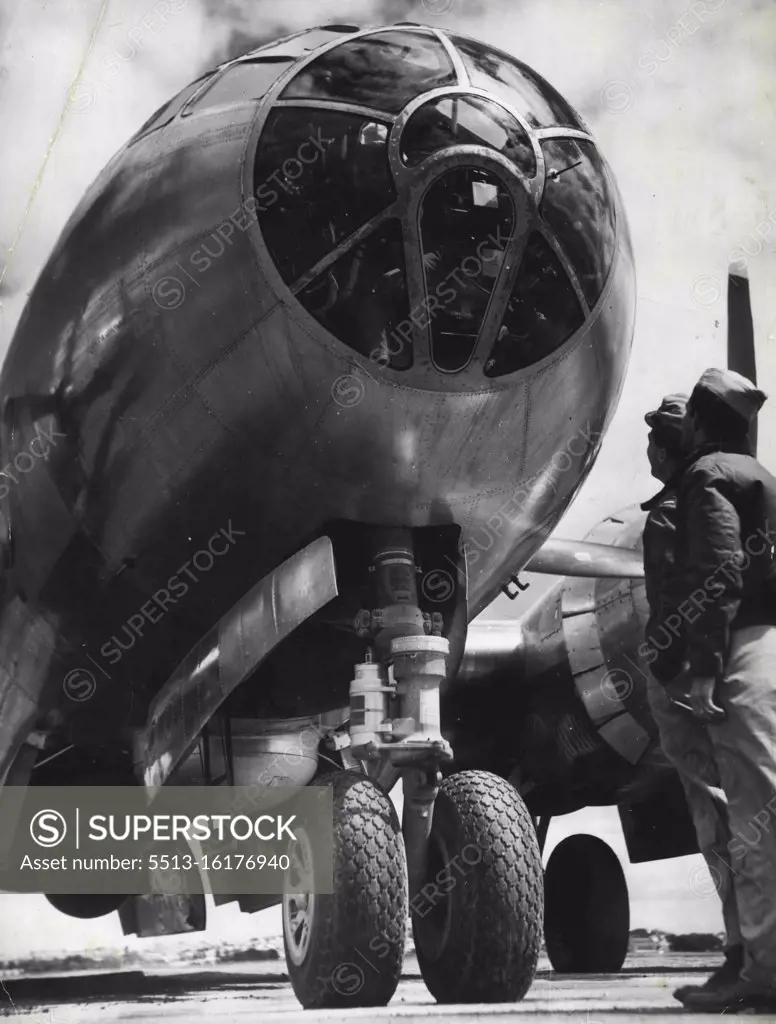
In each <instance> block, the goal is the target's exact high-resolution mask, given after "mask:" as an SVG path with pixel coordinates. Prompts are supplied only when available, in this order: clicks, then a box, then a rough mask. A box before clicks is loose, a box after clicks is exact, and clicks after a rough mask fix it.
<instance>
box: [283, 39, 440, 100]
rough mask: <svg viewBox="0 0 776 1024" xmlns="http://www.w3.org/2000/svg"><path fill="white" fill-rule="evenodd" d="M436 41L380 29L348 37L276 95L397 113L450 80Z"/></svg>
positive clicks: (286, 98)
mask: <svg viewBox="0 0 776 1024" xmlns="http://www.w3.org/2000/svg"><path fill="white" fill-rule="evenodd" d="M455 82H456V76H455V71H454V70H453V65H452V63H451V61H450V58H449V57H448V56H447V51H446V50H445V48H444V46H443V45H442V44H441V43H440V41H439V40H438V39H437V38H436V37H434V36H430V35H424V34H421V33H418V32H408V31H404V32H402V31H398V32H392V31H388V32H378V33H375V34H374V35H368V36H362V37H361V38H359V39H352V40H350V41H349V42H347V43H343V44H342V46H336V47H335V48H334V49H333V50H329V51H328V52H327V53H324V54H322V55H321V56H320V57H319V58H318V59H317V60H315V61H313V62H312V64H308V66H307V67H306V68H304V69H303V70H302V71H300V73H299V74H298V75H297V77H296V78H295V79H294V80H293V81H292V82H290V83H289V85H288V86H287V87H286V88H285V89H284V90H283V92H282V93H281V96H280V99H283V100H289V99H310V98H315V99H326V100H340V101H342V102H347V103H358V104H361V105H362V106H367V107H374V108H375V109H377V110H384V111H387V112H388V113H397V112H398V111H399V110H401V109H402V107H404V106H405V105H406V104H407V103H409V101H410V100H411V99H414V98H415V97H416V96H419V95H420V94H421V93H422V92H426V91H427V90H428V89H436V88H438V87H440V86H443V85H454V84H455Z"/></svg>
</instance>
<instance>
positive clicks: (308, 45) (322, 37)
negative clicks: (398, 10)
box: [251, 25, 359, 60]
mask: <svg viewBox="0 0 776 1024" xmlns="http://www.w3.org/2000/svg"><path fill="white" fill-rule="evenodd" d="M358 31H359V29H358V28H357V26H355V25H322V26H321V28H313V29H310V30H309V32H297V33H295V34H294V35H292V36H288V37H287V38H285V39H277V40H275V41H274V42H273V43H270V44H269V45H267V46H262V47H261V48H260V49H258V50H254V51H253V52H252V53H251V56H252V57H254V56H255V57H262V58H264V57H291V58H292V59H293V60H296V59H297V58H298V57H304V55H305V54H306V53H310V52H311V51H312V50H317V49H318V47H319V46H324V45H325V44H326V43H333V42H334V40H335V39H336V38H337V36H338V35H342V34H344V33H348V34H349V33H351V32H358Z"/></svg>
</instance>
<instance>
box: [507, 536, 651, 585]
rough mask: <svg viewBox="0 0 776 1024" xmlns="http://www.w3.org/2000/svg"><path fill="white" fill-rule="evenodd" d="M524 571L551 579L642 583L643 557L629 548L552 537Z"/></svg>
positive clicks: (639, 552)
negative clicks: (596, 578) (600, 578)
mask: <svg viewBox="0 0 776 1024" xmlns="http://www.w3.org/2000/svg"><path fill="white" fill-rule="evenodd" d="M525 571H526V572H541V573H549V574H550V575H551V576H606V577H609V578H613V579H643V578H644V557H643V555H642V553H641V551H636V550H634V549H632V548H615V547H612V546H611V545H609V544H591V543H590V542H589V541H585V540H560V539H559V538H557V537H551V538H550V539H549V540H547V541H546V542H545V543H544V544H543V545H542V547H541V548H540V549H539V551H537V552H536V554H535V555H534V556H533V558H532V559H531V560H530V561H529V562H528V564H527V565H526V566H525Z"/></svg>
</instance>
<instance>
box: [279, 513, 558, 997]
mask: <svg viewBox="0 0 776 1024" xmlns="http://www.w3.org/2000/svg"><path fill="white" fill-rule="evenodd" d="M373 569H374V573H375V582H376V590H377V597H378V602H377V603H378V606H377V608H376V609H375V610H373V611H369V610H366V611H363V612H361V613H360V614H359V617H358V620H357V622H358V625H359V629H360V631H361V635H362V636H363V637H364V639H365V640H367V642H368V644H369V646H368V650H367V655H366V658H365V660H364V662H363V663H362V664H360V665H357V666H356V672H355V678H354V680H353V683H352V684H351V700H350V738H351V749H352V753H353V754H354V755H355V756H356V757H357V758H359V759H361V760H362V761H366V762H367V764H368V765H369V775H368V777H367V776H363V775H359V774H356V773H354V772H342V773H339V774H338V775H335V776H334V780H333V785H334V841H335V850H334V861H335V876H334V889H335V892H334V894H333V895H330V896H315V897H313V900H312V902H311V903H305V904H304V908H302V901H301V900H300V898H299V897H298V896H297V897H290V896H286V897H285V901H284V937H285V945H286V957H287V964H288V972H289V976H290V978H291V982H292V985H293V987H294V991H295V993H296V995H297V998H298V999H299V1000H300V1002H302V1004H303V1005H304V1006H306V1007H325V1006H377V1005H385V1004H386V1003H387V1002H388V1001H389V1000H390V999H391V997H392V996H393V994H394V992H395V990H396V986H397V984H398V981H399V976H400V973H401V965H402V959H403V954H404V944H405V933H406V924H407V903H408V900H407V897H408V895H409V912H410V915H411V920H412V929H413V934H414V938H415V946H416V951H417V956H418V962H419V964H420V969H421V972H422V975H423V978H424V980H425V982H426V984H427V986H428V988H429V991H430V992H431V993H432V995H433V996H434V997H435V998H436V999H437V1000H438V1001H439V1002H461V1003H467V1002H502V1001H513V1000H518V999H521V998H522V997H523V996H524V995H525V993H526V992H527V991H528V988H529V987H530V985H531V982H532V980H533V977H534V974H535V971H536V963H537V960H538V956H539V947H540V942H541V935H542V917H543V905H544V893H543V875H542V865H541V855H540V852H539V846H538V842H537V839H536V834H535V831H534V827H533V823H532V821H531V818H530V816H529V814H528V811H527V809H526V807H525V805H524V804H523V802H522V800H521V798H520V796H519V795H518V793H517V791H516V790H515V789H514V788H513V787H512V786H511V785H510V784H509V783H508V782H506V781H505V780H503V779H501V778H499V777H498V776H496V775H492V774H490V773H489V772H481V771H467V772H460V773H458V774H456V775H451V776H449V777H448V778H446V779H444V781H443V780H442V772H441V768H442V767H443V766H444V765H445V764H446V763H449V762H450V761H451V760H452V756H453V753H452V750H451V748H450V745H449V744H448V743H447V741H446V740H445V739H444V737H443V736H442V733H441V729H440V718H441V716H440V687H441V685H442V683H443V682H444V680H445V676H446V666H445V658H446V655H447V653H448V641H447V639H446V638H445V637H443V636H441V635H440V634H441V623H440V622H439V618H440V617H437V616H430V615H427V614H426V615H424V613H423V612H422V611H421V609H420V608H419V606H418V598H417V588H416V585H415V577H416V573H417V569H416V566H415V559H414V554H413V548H412V538H411V535H410V534H409V532H408V531H394V532H392V533H391V534H390V535H388V531H384V532H383V537H382V538H381V543H379V544H377V545H376V549H375V555H374V559H373ZM399 775H401V778H402V782H403V790H404V811H403V818H402V829H401V832H403V841H402V835H401V832H400V830H399V826H398V820H397V817H396V813H395V811H394V809H393V805H392V803H391V801H390V799H389V797H388V796H387V794H386V793H385V792H384V791H383V790H382V789H381V788H380V787H379V786H378V785H377V784H376V782H374V781H372V780H373V779H377V778H380V779H381V780H382V779H386V778H397V777H398V776H399ZM405 850H406V860H405ZM292 900H293V901H295V902H293V903H292ZM310 907H312V910H310ZM304 936H307V939H305V938H304Z"/></svg>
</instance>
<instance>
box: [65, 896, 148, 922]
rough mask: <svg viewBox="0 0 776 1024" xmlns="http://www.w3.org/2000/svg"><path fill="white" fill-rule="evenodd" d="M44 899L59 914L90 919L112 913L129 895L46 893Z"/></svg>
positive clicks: (83, 919) (84, 919) (85, 919)
mask: <svg viewBox="0 0 776 1024" xmlns="http://www.w3.org/2000/svg"><path fill="white" fill-rule="evenodd" d="M46 899H47V900H48V901H49V903H50V904H51V906H52V907H54V908H55V909H56V910H58V911H59V912H60V914H67V916H68V917H78V918H80V919H81V920H82V921H90V920H92V919H93V918H97V917H105V916H106V915H107V914H112V913H113V911H114V910H118V909H119V907H120V906H121V905H122V903H124V901H125V900H127V899H129V897H128V896H125V895H114V894H113V893H84V894H81V893H46Z"/></svg>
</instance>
